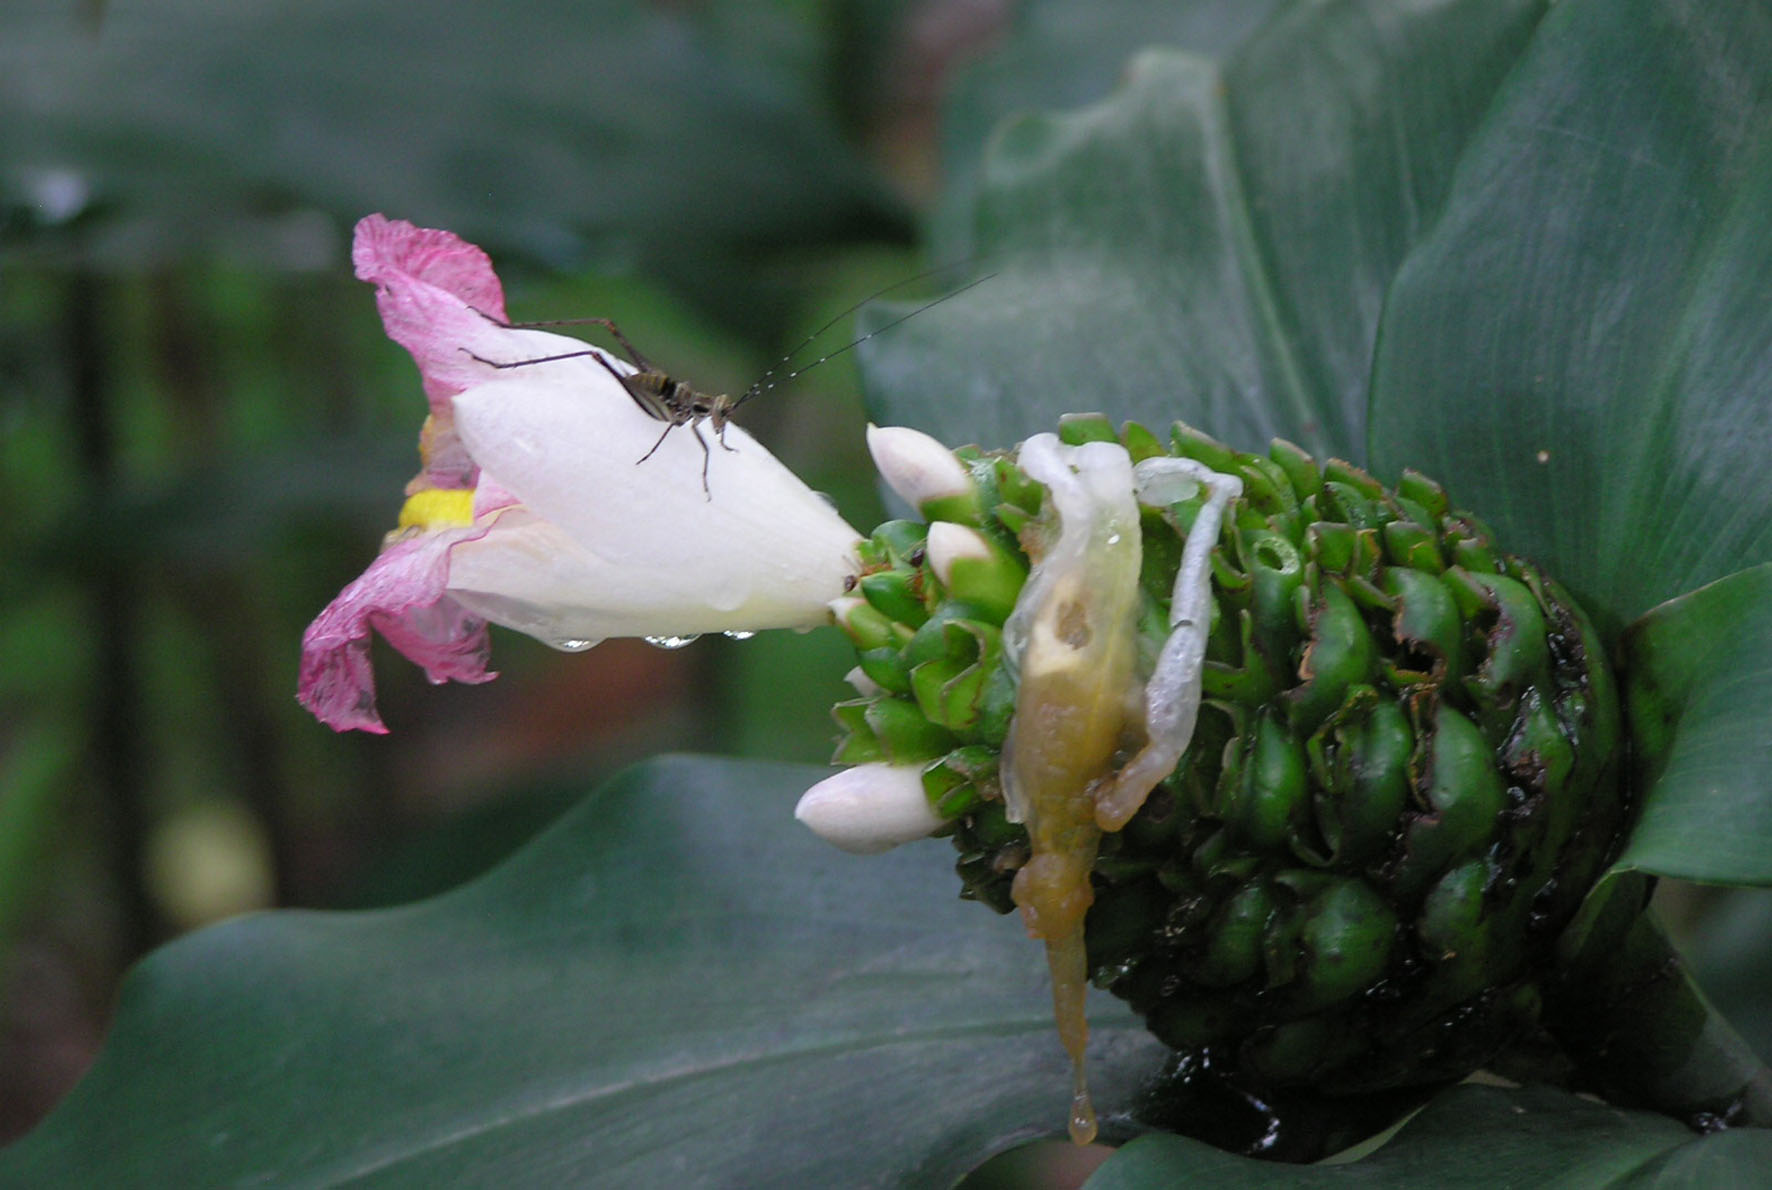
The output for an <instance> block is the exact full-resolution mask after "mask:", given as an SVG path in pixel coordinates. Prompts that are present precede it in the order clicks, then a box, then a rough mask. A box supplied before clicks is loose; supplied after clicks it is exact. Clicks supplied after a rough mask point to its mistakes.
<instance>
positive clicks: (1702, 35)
mask: <svg viewBox="0 0 1772 1190" xmlns="http://www.w3.org/2000/svg"><path fill="white" fill-rule="evenodd" d="M1768 62H1772V7H1768V6H1767V5H1765V4H1763V3H1758V2H1753V0H1567V2H1565V3H1562V4H1559V5H1557V6H1556V8H1555V9H1554V10H1553V12H1552V14H1551V16H1550V17H1549V18H1547V19H1546V21H1545V23H1544V25H1543V26H1542V27H1541V29H1540V31H1539V34H1538V36H1537V37H1536V38H1534V40H1533V42H1532V45H1531V48H1530V50H1529V51H1528V52H1527V54H1526V55H1525V56H1524V57H1523V58H1522V59H1521V61H1520V63H1519V66H1518V68H1517V69H1516V71H1515V73H1514V75H1513V76H1512V77H1511V78H1510V80H1509V81H1508V84H1507V86H1506V87H1505V88H1504V89H1503V91H1502V93H1501V95H1500V96H1499V98H1498V100H1497V105H1496V109H1495V111H1494V112H1493V113H1492V114H1491V116H1490V117H1489V119H1487V120H1486V121H1485V122H1484V124H1483V126H1482V129H1481V132H1480V133H1479V134H1478V135H1477V136H1476V137H1475V138H1474V140H1473V141H1472V143H1471V146H1470V149H1469V151H1468V152H1467V153H1466V154H1465V156H1464V159H1463V160H1462V161H1461V162H1460V164H1459V168H1458V174H1457V178H1456V181H1455V184H1454V186H1453V191H1452V194H1451V196H1450V197H1449V198H1448V199H1447V201H1446V207H1445V212H1444V214H1443V215H1442V217H1441V219H1440V222H1439V225H1438V227H1437V228H1436V229H1435V231H1434V233H1433V235H1432V236H1431V237H1430V238H1429V239H1428V240H1426V241H1425V242H1424V243H1423V244H1422V245H1421V246H1419V247H1418V248H1417V249H1416V250H1415V252H1414V253H1413V254H1412V255H1411V256H1410V258H1409V260H1408V263H1407V264H1406V265H1405V266H1404V268H1403V270H1402V272H1401V274H1400V275H1399V277H1398V279H1397V282H1396V286H1395V288H1394V290H1393V292H1392V294H1391V299H1390V302H1389V304H1388V305H1387V307H1386V310H1385V318H1384V326H1383V333H1382V336H1381V340H1380V343H1379V352H1378V359H1377V364H1376V366H1375V373H1374V380H1373V392H1372V454H1373V459H1374V461H1375V462H1376V464H1377V465H1378V467H1379V468H1380V469H1381V470H1383V471H1386V472H1391V473H1394V472H1395V471H1396V470H1397V469H1399V468H1401V467H1404V466H1410V467H1415V468H1418V469H1420V470H1423V471H1426V472H1428V473H1429V474H1431V475H1434V476H1435V477H1436V478H1438V479H1439V480H1441V481H1442V482H1444V483H1445V484H1446V485H1447V487H1448V489H1449V490H1450V491H1451V492H1452V493H1453V496H1454V498H1455V499H1456V501H1457V502H1458V503H1460V504H1461V505H1464V506H1466V507H1470V508H1473V509H1475V510H1476V511H1477V512H1478V513H1479V514H1480V515H1481V516H1483V517H1484V518H1485V519H1487V520H1488V521H1489V522H1490V523H1491V524H1492V525H1493V526H1494V528H1495V529H1496V530H1497V532H1498V535H1499V537H1500V539H1501V540H1502V541H1504V542H1506V543H1507V546H1508V548H1509V549H1511V550H1514V551H1516V552H1519V553H1523V554H1527V555H1530V556H1532V557H1534V558H1536V559H1537V560H1538V561H1540V562H1541V563H1543V564H1544V565H1545V566H1546V567H1547V568H1548V569H1549V570H1551V572H1552V573H1554V574H1555V575H1557V576H1558V578H1560V579H1561V580H1562V581H1563V582H1564V583H1566V584H1568V585H1569V586H1570V587H1571V589H1573V590H1574V591H1575V593H1576V594H1577V596H1579V597H1581V598H1582V599H1583V600H1584V602H1586V603H1587V605H1588V607H1589V610H1590V611H1592V612H1595V613H1596V614H1597V615H1599V616H1600V618H1601V619H1603V620H1605V621H1607V623H1608V626H1609V627H1610V628H1612V629H1617V628H1619V627H1621V626H1622V625H1624V624H1626V623H1628V622H1629V621H1630V620H1632V619H1633V618H1635V617H1636V616H1637V615H1638V614H1640V613H1641V612H1643V611H1644V610H1646V609H1647V608H1650V607H1652V606H1654V605H1655V604H1657V603H1659V602H1661V601H1662V600H1664V599H1668V598H1671V597H1672V596H1675V595H1679V594H1681V593H1682V592H1685V591H1689V590H1691V589H1693V588H1694V587H1696V586H1699V585H1700V584H1702V583H1705V582H1709V581H1710V580H1712V579H1716V578H1720V577H1722V576H1723V575H1726V574H1729V573H1731V572H1733V571H1736V570H1739V569H1741V568H1742V567H1744V566H1748V565H1752V564H1754V563H1758V562H1763V561H1766V560H1768V559H1769V558H1772V468H1769V467H1767V466H1766V465H1765V460H1766V458H1767V455H1768V453H1769V452H1772V417H1768V416H1767V410H1768V407H1769V406H1768V402H1769V401H1772V304H1769V303H1768V302H1767V301H1766V294H1765V283H1766V267H1767V259H1768V251H1769V249H1772V70H1768V69H1767V65H1766V64H1767V63H1768Z"/></svg>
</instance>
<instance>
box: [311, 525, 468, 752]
mask: <svg viewBox="0 0 1772 1190" xmlns="http://www.w3.org/2000/svg"><path fill="white" fill-rule="evenodd" d="M485 532H486V529H485V528H484V527H479V526H469V527H466V528H462V529H449V530H444V531H441V532H433V533H426V534H424V535H422V536H419V537H411V538H407V539H406V540H404V541H398V542H395V543H394V544H393V545H391V546H389V547H388V548H387V549H385V550H383V551H382V552H381V554H380V555H379V556H377V558H376V559H375V561H374V562H371V563H370V564H369V569H368V570H365V571H364V572H363V574H362V575H361V576H360V577H359V578H358V579H357V580H356V581H355V582H353V583H352V584H351V585H350V586H348V587H346V588H345V589H344V590H343V591H341V592H339V595H338V598H337V599H334V600H333V601H332V602H331V603H330V604H328V605H327V606H326V610H324V611H322V612H321V613H320V614H319V615H318V616H316V617H315V618H314V622H313V623H312V624H310V625H308V630H307V632H305V633H304V634H303V635H302V660H301V682H300V686H299V689H298V692H297V695H296V697H297V698H298V699H299V700H300V702H301V704H302V705H303V706H304V707H306V708H308V710H310V711H312V712H313V713H314V716H315V717H316V718H318V719H319V720H320V721H321V722H322V723H324V724H326V725H327V726H329V727H331V728H332V729H333V730H335V731H349V730H351V729H353V728H355V729H359V730H362V731H372V732H376V733H383V732H386V731H387V728H386V726H384V725H383V723H382V721H381V716H380V715H378V714H377V713H376V710H375V674H374V672H373V670H372V669H371V667H370V662H369V635H370V629H372V628H373V629H375V630H377V631H379V632H380V633H381V634H382V635H383V636H384V637H386V638H387V640H388V643H390V644H392V645H393V646H394V647H395V648H396V649H398V650H399V651H400V652H401V653H402V654H404V655H405V656H406V658H407V659H408V660H410V661H412V662H413V663H415V664H417V665H420V666H422V667H424V671H425V676H426V677H427V678H429V679H430V680H431V681H433V682H447V681H451V680H453V681H457V682H487V681H491V680H492V679H493V678H494V677H497V676H498V675H496V674H494V673H491V672H489V671H488V670H487V668H486V661H487V656H488V652H489V649H490V644H489V642H488V640H487V632H486V621H484V620H482V619H480V618H479V617H478V616H475V615H473V614H472V613H471V612H469V611H468V610H467V609H466V608H464V607H462V606H461V605H460V604H459V603H457V602H456V601H455V600H454V599H452V598H450V597H448V596H447V595H446V594H445V593H444V592H445V589H446V587H447V586H448V582H449V550H450V548H451V547H452V546H454V545H456V544H458V543H460V542H463V541H472V540H474V539H476V538H478V537H481V536H483V535H484V534H485Z"/></svg>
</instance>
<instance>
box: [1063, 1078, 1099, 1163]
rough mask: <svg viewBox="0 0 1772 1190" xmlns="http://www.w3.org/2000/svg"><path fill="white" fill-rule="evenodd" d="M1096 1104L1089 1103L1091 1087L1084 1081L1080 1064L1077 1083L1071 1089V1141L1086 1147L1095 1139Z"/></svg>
mask: <svg viewBox="0 0 1772 1190" xmlns="http://www.w3.org/2000/svg"><path fill="white" fill-rule="evenodd" d="M1096 1128H1097V1125H1096V1121H1095V1104H1093V1103H1091V1102H1090V1101H1089V1087H1088V1085H1087V1084H1086V1083H1085V1082H1084V1081H1083V1067H1082V1064H1081V1063H1079V1064H1078V1066H1077V1072H1076V1082H1075V1084H1074V1085H1073V1086H1072V1089H1071V1121H1070V1128H1069V1132H1070V1134H1071V1139H1072V1140H1073V1141H1075V1142H1077V1143H1078V1144H1080V1145H1086V1144H1088V1143H1089V1142H1091V1141H1093V1140H1094V1139H1095V1133H1096Z"/></svg>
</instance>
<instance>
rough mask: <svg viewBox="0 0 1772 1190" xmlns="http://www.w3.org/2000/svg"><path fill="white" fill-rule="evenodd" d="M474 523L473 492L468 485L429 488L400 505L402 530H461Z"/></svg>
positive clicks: (416, 493)
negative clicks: (466, 486)
mask: <svg viewBox="0 0 1772 1190" xmlns="http://www.w3.org/2000/svg"><path fill="white" fill-rule="evenodd" d="M473 523H474V493H473V492H472V491H471V490H469V489H466V488H449V489H445V488H426V489H424V490H423V491H419V492H414V493H412V495H410V496H408V497H407V498H406V503H405V504H404V505H402V506H401V508H400V528H402V529H425V530H430V529H458V528H461V527H463V526H465V525H471V524H473Z"/></svg>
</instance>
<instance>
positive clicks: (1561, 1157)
mask: <svg viewBox="0 0 1772 1190" xmlns="http://www.w3.org/2000/svg"><path fill="white" fill-rule="evenodd" d="M1769 1167H1772V1132H1766V1131H1757V1130H1743V1131H1740V1132H1733V1133H1724V1134H1722V1135H1717V1136H1709V1137H1705V1138H1703V1139H1699V1138H1697V1137H1695V1136H1693V1134H1692V1133H1691V1132H1689V1131H1687V1130H1686V1129H1685V1128H1684V1127H1682V1126H1680V1125H1679V1124H1676V1123H1674V1122H1673V1121H1672V1120H1669V1119H1668V1118H1667V1117H1665V1116H1654V1115H1646V1114H1644V1113H1641V1112H1625V1111H1619V1110H1617V1109H1616V1108H1610V1107H1606V1106H1604V1105H1603V1104H1598V1103H1593V1102H1591V1101H1589V1100H1585V1099H1577V1098H1575V1097H1574V1096H1572V1095H1567V1094H1564V1093H1562V1092H1560V1091H1551V1090H1548V1089H1543V1088H1536V1089H1532V1088H1529V1089H1524V1090H1517V1091H1504V1090H1502V1089H1500V1088H1497V1087H1482V1086H1465V1087H1458V1088H1456V1089H1454V1090H1452V1091H1450V1092H1448V1093H1446V1094H1445V1095H1442V1096H1440V1097H1439V1098H1438V1099H1437V1100H1435V1101H1434V1102H1433V1103H1432V1104H1430V1105H1429V1106H1428V1107H1427V1108H1425V1109H1423V1110H1422V1112H1421V1113H1420V1114H1419V1115H1417V1116H1416V1117H1415V1118H1414V1119H1412V1120H1411V1121H1410V1122H1409V1123H1408V1124H1406V1125H1405V1126H1404V1127H1403V1129H1402V1131H1401V1132H1399V1133H1398V1134H1397V1136H1396V1137H1395V1138H1394V1139H1393V1140H1391V1141H1390V1142H1389V1143H1388V1144H1386V1145H1385V1146H1384V1147H1382V1148H1380V1149H1379V1150H1378V1151H1377V1152H1375V1153H1373V1154H1371V1155H1370V1156H1367V1157H1365V1158H1363V1159H1361V1160H1359V1161H1355V1162H1349V1163H1347V1164H1344V1165H1319V1166H1311V1167H1307V1168H1293V1169H1285V1168H1276V1167H1275V1166H1274V1165H1272V1164H1270V1163H1268V1162H1262V1161H1252V1160H1250V1159H1248V1158H1244V1157H1235V1156H1232V1155H1230V1154H1228V1153H1224V1152H1221V1151H1219V1150H1218V1149H1214V1148H1211V1147H1210V1146H1208V1145H1203V1144H1200V1143H1199V1142H1198V1141H1191V1140H1187V1139H1185V1138H1182V1137H1179V1136H1159V1135H1152V1136H1147V1137H1142V1138H1140V1139H1139V1140H1136V1141H1134V1142H1133V1143H1132V1144H1130V1145H1128V1146H1126V1148H1125V1149H1123V1150H1122V1151H1121V1152H1120V1153H1119V1154H1117V1155H1115V1156H1114V1157H1113V1158H1111V1159H1110V1160H1109V1161H1108V1163H1107V1164H1106V1165H1104V1166H1102V1168H1101V1169H1100V1170H1099V1171H1098V1172H1097V1173H1096V1174H1095V1176H1094V1177H1092V1178H1090V1179H1089V1182H1088V1187H1089V1190H1145V1188H1147V1187H1150V1188H1154V1187H1169V1186H1180V1185H1186V1186H1188V1187H1190V1188H1191V1190H1245V1188H1247V1190H1256V1188H1258V1187H1261V1188H1265V1187H1298V1188H1300V1190H1333V1188H1334V1187H1341V1186H1359V1187H1363V1188H1373V1190H1383V1188H1386V1187H1394V1188H1397V1190H1402V1188H1404V1187H1410V1188H1414V1187H1421V1186H1435V1187H1442V1188H1445V1190H1454V1188H1458V1190H1462V1188H1469V1190H1488V1188H1489V1187H1492V1186H1534V1187H1539V1186H1546V1187H1548V1186H1563V1187H1569V1188H1570V1190H1576V1188H1579V1190H1600V1188H1602V1187H1623V1186H1657V1187H1664V1188H1668V1190H1671V1188H1672V1187H1675V1186H1692V1187H1698V1186H1703V1187H1705V1188H1706V1190H1711V1188H1713V1187H1715V1188H1722V1187H1741V1188H1742V1190H1749V1188H1751V1187H1758V1186H1763V1185H1764V1184H1765V1175H1766V1170H1767V1169H1768V1168H1769Z"/></svg>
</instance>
